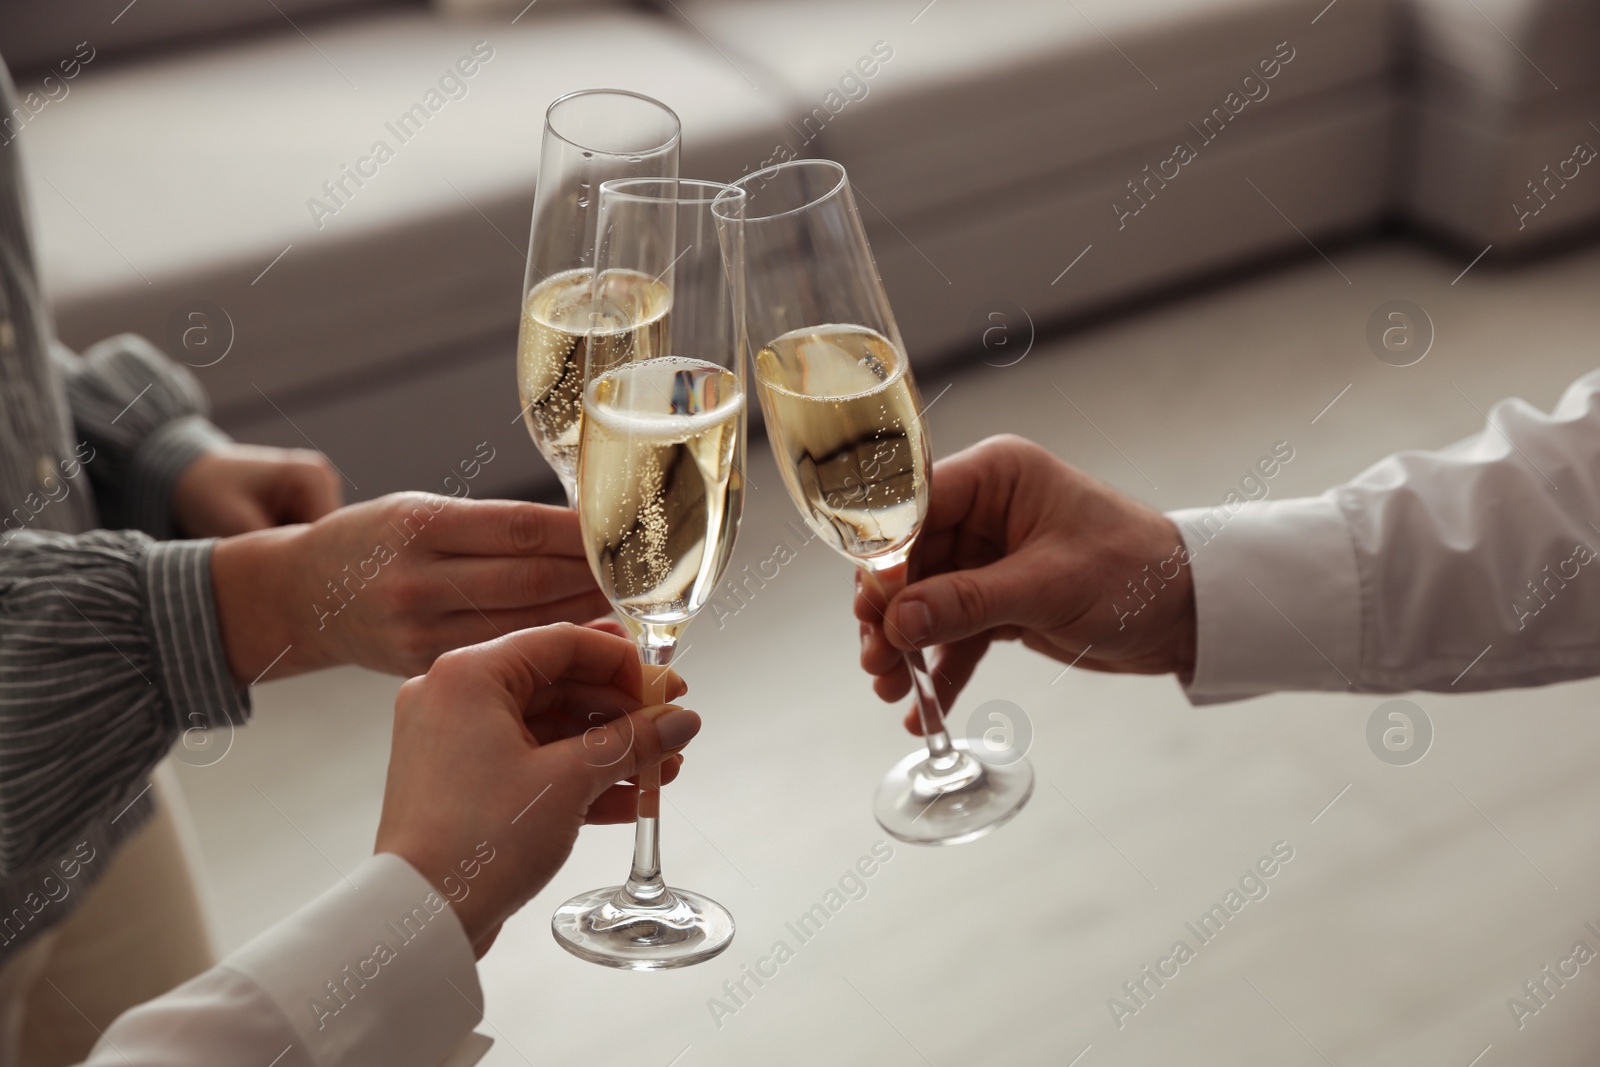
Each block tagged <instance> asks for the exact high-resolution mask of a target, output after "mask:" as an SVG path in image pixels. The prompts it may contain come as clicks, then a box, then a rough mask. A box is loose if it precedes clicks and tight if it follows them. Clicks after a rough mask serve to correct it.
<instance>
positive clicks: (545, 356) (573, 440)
mask: <svg viewBox="0 0 1600 1067" xmlns="http://www.w3.org/2000/svg"><path fill="white" fill-rule="evenodd" d="M679 135H680V128H679V124H678V116H677V115H675V114H673V112H672V109H671V108H669V107H667V105H665V104H663V103H661V102H660V101H658V100H652V99H651V98H650V97H648V96H641V95H639V94H638V93H630V92H625V91H623V90H621V89H585V90H582V91H581V92H576V93H568V94H567V95H566V96H563V97H561V98H560V99H558V100H556V102H555V103H553V104H551V105H550V109H549V110H548V111H547V112H545V118H544V140H543V144H542V147H541V149H540V156H539V185H538V188H537V190H536V191H535V193H534V200H533V224H532V228H531V230H530V231H529V234H528V269H527V272H526V273H525V274H524V275H523V284H522V294H523V295H522V316H521V321H520V325H519V327H518V331H517V395H518V397H519V400H520V403H521V404H522V419H523V422H525V423H526V424H527V426H528V433H529V434H530V435H532V437H533V443H534V444H535V445H536V446H538V449H539V451H540V452H541V453H543V455H544V458H545V460H546V461H547V462H548V463H549V464H550V466H551V467H552V468H554V470H555V472H556V477H558V478H560V479H561V488H562V489H563V490H564V491H565V492H566V494H567V506H568V507H571V506H572V503H573V493H574V481H575V479H576V478H577V471H578V442H579V440H580V438H581V434H582V422H583V406H582V394H583V367H584V363H585V362H586V360H587V359H588V358H589V351H588V350H589V348H590V347H591V346H596V345H598V346H600V347H602V348H603V347H605V346H606V345H609V344H612V343H613V342H615V341H617V340H618V338H617V337H616V336H615V335H613V334H610V333H605V332H595V331H590V330H589V329H588V322H589V310H590V305H591V303H592V302H593V295H594V294H593V293H592V292H591V283H592V281H593V278H594V211H595V202H596V199H597V198H598V196H599V190H600V185H601V183H602V182H605V181H608V180H610V179H612V178H635V177H638V178H676V177H677V176H678V142H679ZM645 280H648V279H645ZM617 284H619V285H623V284H627V283H626V280H624V279H621V278H619V279H618V280H617Z"/></svg>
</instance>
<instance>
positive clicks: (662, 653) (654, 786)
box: [622, 630, 676, 908]
mask: <svg viewBox="0 0 1600 1067" xmlns="http://www.w3.org/2000/svg"><path fill="white" fill-rule="evenodd" d="M638 645H639V660H640V662H641V663H643V664H645V666H647V667H665V666H667V663H668V662H669V661H670V660H671V659H672V652H673V649H674V648H675V647H676V645H675V643H674V642H672V641H670V640H663V635H661V634H660V633H659V632H651V631H648V630H647V631H646V632H644V633H641V634H640V635H639V637H638ZM665 677H666V672H665V671H654V672H652V671H648V670H647V671H645V680H644V681H645V693H644V702H645V703H646V704H647V705H649V704H659V703H662V702H663V700H664V699H665V697H666V691H665V686H664V684H663V682H664V680H665ZM622 895H623V896H624V897H625V898H627V901H628V903H630V904H633V905H636V906H639V907H646V908H651V907H667V906H670V904H671V902H672V892H671V890H669V889H668V888H667V883H666V882H665V881H663V880H662V878H661V764H659V763H656V764H653V765H651V766H649V767H646V768H643V769H642V770H640V772H639V810H638V817H637V819H636V820H635V821H634V824H633V868H632V870H630V871H629V872H628V881H627V883H626V884H624V885H623V887H622Z"/></svg>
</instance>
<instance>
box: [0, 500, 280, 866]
mask: <svg viewBox="0 0 1600 1067" xmlns="http://www.w3.org/2000/svg"><path fill="white" fill-rule="evenodd" d="M212 544H213V542H211V541H181V542H166V543H156V542H152V541H151V540H150V539H149V538H148V537H146V536H144V535H143V534H139V533H134V532H131V531H121V532H111V531H104V530H101V531H95V532H93V533H87V534H77V535H71V534H59V533H45V532H31V531H29V532H23V533H18V534H16V535H15V536H13V537H12V538H11V540H10V541H9V542H8V543H7V545H6V547H5V550H4V551H0V875H11V874H14V873H15V872H17V871H21V870H26V869H28V868H30V867H31V866H33V865H35V864H37V863H39V862H41V861H45V860H48V859H50V858H51V857H53V856H55V855H58V854H60V853H61V852H63V851H64V850H65V849H67V848H68V847H69V846H70V845H71V844H72V843H73V842H75V841H77V840H79V839H80V838H82V837H83V836H84V835H85V834H87V833H88V832H89V831H90V830H91V829H93V828H94V827H95V826H97V825H100V824H103V823H104V822H105V821H106V820H107V819H111V818H114V817H115V816H117V815H118V813H119V812H121V811H123V810H125V809H126V808H127V807H129V806H130V805H131V804H132V802H133V801H135V800H136V799H137V798H138V797H139V795H140V793H141V791H142V790H143V789H144V788H145V786H146V784H147V780H148V777H149V774H150V772H151V770H152V769H153V768H154V767H155V765H156V764H157V763H158V762H159V761H160V760H161V759H162V757H163V756H165V755H166V754H167V752H168V750H169V749H170V748H171V747H172V744H173V742H174V741H175V740H177V739H178V738H179V737H180V736H181V735H182V734H183V733H184V731H186V730H190V729H197V728H214V727H222V728H224V729H226V728H231V727H232V726H233V725H235V724H240V723H243V722H245V721H246V720H247V719H248V717H249V712H250V702H249V695H248V692H247V691H245V690H241V689H239V688H237V687H236V686H235V685H234V684H233V681H232V678H231V676H230V674H229V670H228V661H227V655H226V653H225V652H224V650H223V645H222V635H221V631H220V629H219V627H218V624H217V618H216V607H215V598H214V596H213V594H212V589H211V548H212Z"/></svg>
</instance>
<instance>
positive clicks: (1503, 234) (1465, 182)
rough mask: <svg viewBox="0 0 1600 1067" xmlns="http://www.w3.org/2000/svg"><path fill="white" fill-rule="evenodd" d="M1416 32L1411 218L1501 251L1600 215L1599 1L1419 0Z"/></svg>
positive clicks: (1545, 239)
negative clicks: (1597, 156) (1590, 158)
mask: <svg viewBox="0 0 1600 1067" xmlns="http://www.w3.org/2000/svg"><path fill="white" fill-rule="evenodd" d="M1409 39H1410V40H1411V41H1412V44H1413V48H1414V50H1415V55H1414V60H1415V64H1416V67H1417V78H1416V86H1415V100H1414V104H1413V108H1414V111H1413V115H1412V118H1411V121H1410V125H1411V127H1412V129H1413V133H1412V135H1411V136H1410V137H1408V138H1407V139H1406V140H1405V142H1404V149H1405V151H1406V156H1407V159H1406V161H1405V168H1404V173H1405V174H1406V189H1405V207H1406V211H1407V213H1408V214H1409V215H1410V216H1411V217H1412V218H1413V219H1415V220H1416V221H1418V222H1419V223H1421V224H1422V225H1424V226H1426V227H1428V228H1430V229H1433V230H1436V231H1439V232H1441V233H1443V234H1444V235H1446V236H1447V237H1450V238H1452V239H1454V240H1456V241H1459V242H1461V243H1462V244H1463V245H1464V246H1466V248H1465V249H1464V251H1477V250H1478V249H1482V248H1486V247H1487V246H1489V245H1491V244H1492V245H1493V246H1494V249H1493V251H1492V253H1490V255H1491V258H1498V257H1500V256H1502V255H1505V254H1508V253H1516V252H1518V251H1521V250H1526V249H1530V248H1535V247H1537V246H1539V245H1544V244H1552V243H1559V242H1563V241H1567V240H1570V239H1571V237H1572V235H1573V234H1575V233H1577V232H1580V231H1581V230H1582V229H1583V228H1586V227H1590V226H1593V225H1594V224H1595V223H1596V221H1600V162H1588V163H1584V162H1582V161H1581V160H1582V157H1583V156H1585V155H1590V154H1592V153H1594V152H1596V151H1597V150H1600V127H1597V126H1596V125H1595V122H1596V120H1600V5H1597V4H1595V3H1594V2H1593V0H1474V3H1472V4H1463V3H1460V2H1458V0H1415V26H1414V30H1413V32H1412V33H1411V34H1410V35H1409ZM1530 183H1533V184H1532V185H1530Z"/></svg>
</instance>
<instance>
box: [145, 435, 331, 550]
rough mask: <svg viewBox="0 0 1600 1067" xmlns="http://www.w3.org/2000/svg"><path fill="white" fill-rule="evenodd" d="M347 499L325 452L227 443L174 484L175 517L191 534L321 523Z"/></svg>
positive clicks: (226, 533)
mask: <svg viewBox="0 0 1600 1067" xmlns="http://www.w3.org/2000/svg"><path fill="white" fill-rule="evenodd" d="M342 499H343V494H342V493H341V491H340V488H339V478H338V475H336V474H335V473H334V471H333V467H332V466H330V465H329V463H328V461H327V459H325V458H324V457H323V455H322V453H320V452H311V451H308V450H307V449H303V448H266V447H263V446H260V445H238V444H227V445H223V446H221V447H220V448H215V449H212V450H211V451H209V452H205V453H202V454H201V455H200V456H199V457H198V458H197V459H195V461H194V462H193V463H190V464H189V466H187V467H185V468H184V470H183V473H182V474H180V475H179V476H178V481H177V483H176V484H175V485H174V486H173V487H172V516H173V519H174V520H175V521H176V523H177V526H178V529H179V530H181V531H183V532H184V533H185V534H187V535H188V536H190V537H231V536H233V535H234V534H242V533H249V532H250V531H252V530H265V529H267V528H269V527H272V526H284V525H287V524H289V523H293V522H315V521H316V520H318V519H320V518H322V516H324V515H326V514H327V513H328V512H330V511H332V510H334V509H335V508H337V507H338V506H339V504H340V503H341V501H342Z"/></svg>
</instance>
